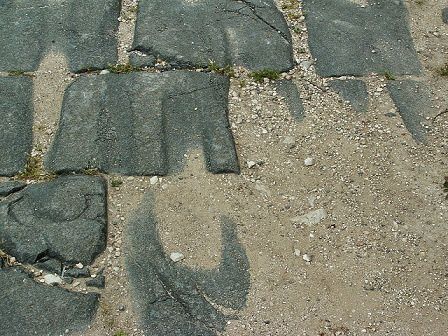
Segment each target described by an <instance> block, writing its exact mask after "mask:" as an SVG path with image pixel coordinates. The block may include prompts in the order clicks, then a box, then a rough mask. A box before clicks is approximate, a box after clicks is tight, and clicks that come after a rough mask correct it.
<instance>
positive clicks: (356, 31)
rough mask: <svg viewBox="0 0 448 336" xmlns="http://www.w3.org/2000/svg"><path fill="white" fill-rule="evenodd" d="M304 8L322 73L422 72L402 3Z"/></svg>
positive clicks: (309, 1)
mask: <svg viewBox="0 0 448 336" xmlns="http://www.w3.org/2000/svg"><path fill="white" fill-rule="evenodd" d="M304 9H305V17H306V23H307V28H308V34H309V46H310V50H311V53H312V55H313V56H314V57H315V58H316V59H317V61H316V71H317V73H318V74H319V75H321V76H323V77H333V76H342V75H354V76H361V75H367V74H369V73H371V72H376V73H385V72H386V71H389V72H391V73H393V74H394V75H404V74H419V73H420V70H421V66H420V62H419V60H418V58H417V54H416V52H415V49H414V44H413V41H412V37H411V34H410V32H409V29H408V24H407V9H406V6H405V4H404V2H403V0H396V1H391V0H369V1H368V5H365V6H361V5H359V4H356V3H355V2H353V1H350V0H332V1H328V0H304Z"/></svg>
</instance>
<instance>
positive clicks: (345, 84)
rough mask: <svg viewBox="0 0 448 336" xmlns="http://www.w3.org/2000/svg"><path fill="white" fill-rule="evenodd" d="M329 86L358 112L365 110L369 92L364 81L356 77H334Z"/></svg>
mask: <svg viewBox="0 0 448 336" xmlns="http://www.w3.org/2000/svg"><path fill="white" fill-rule="evenodd" d="M329 85H330V88H331V89H332V90H333V91H335V92H337V93H339V95H340V96H341V97H342V99H344V100H346V101H348V102H349V103H350V105H351V106H352V107H353V108H354V109H355V111H358V112H366V111H367V108H368V106H369V93H368V92H367V86H366V83H364V82H363V81H362V80H358V79H346V80H342V79H335V80H332V81H331V82H330V84H329Z"/></svg>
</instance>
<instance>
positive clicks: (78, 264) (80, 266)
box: [75, 263, 84, 269]
mask: <svg viewBox="0 0 448 336" xmlns="http://www.w3.org/2000/svg"><path fill="white" fill-rule="evenodd" d="M75 267H76V268H79V269H82V268H84V265H83V264H81V263H77V264H76V265H75Z"/></svg>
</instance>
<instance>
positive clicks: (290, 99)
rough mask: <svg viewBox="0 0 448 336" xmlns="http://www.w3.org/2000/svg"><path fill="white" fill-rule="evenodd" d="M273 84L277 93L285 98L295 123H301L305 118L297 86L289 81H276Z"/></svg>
mask: <svg viewBox="0 0 448 336" xmlns="http://www.w3.org/2000/svg"><path fill="white" fill-rule="evenodd" d="M275 84H276V88H277V92H278V93H279V94H280V95H281V96H282V97H284V98H285V103H286V106H288V109H289V112H290V113H291V116H292V117H293V118H294V120H295V121H302V120H303V118H304V117H305V109H304V108H303V104H302V99H301V98H300V95H299V90H298V89H297V86H296V85H295V84H294V83H293V82H291V81H290V80H278V81H276V82H275Z"/></svg>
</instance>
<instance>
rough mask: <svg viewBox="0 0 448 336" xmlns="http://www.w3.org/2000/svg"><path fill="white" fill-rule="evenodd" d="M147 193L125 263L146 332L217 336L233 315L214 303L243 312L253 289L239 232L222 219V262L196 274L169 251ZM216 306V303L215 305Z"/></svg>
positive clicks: (131, 225) (132, 227)
mask: <svg viewBox="0 0 448 336" xmlns="http://www.w3.org/2000/svg"><path fill="white" fill-rule="evenodd" d="M152 197H153V196H152V195H148V196H147V198H146V199H145V200H144V202H143V203H142V207H141V208H140V210H139V212H138V213H137V214H136V216H135V218H134V220H132V221H131V223H129V231H128V240H129V245H128V246H129V247H130V249H129V251H128V255H127V257H126V264H127V269H128V275H129V280H130V285H131V288H132V292H133V296H134V301H135V302H136V306H137V309H138V311H139V313H140V318H141V321H142V324H143V327H144V328H145V330H147V332H148V333H150V334H151V335H154V336H158V335H160V336H162V335H163V336H164V335H179V336H180V335H182V336H183V335H204V336H205V335H207V336H208V335H217V332H219V331H223V330H224V328H225V326H226V323H227V321H228V320H229V319H231V318H232V317H231V316H226V315H224V314H223V313H222V312H220V311H219V310H218V309H216V308H215V306H214V305H221V306H224V307H229V308H233V309H241V308H242V307H244V305H245V303H246V298H247V294H248V291H249V286H250V277H249V271H248V269H249V262H248V259H247V256H246V254H245V251H244V249H243V247H242V246H241V245H240V243H239V242H238V238H237V234H236V228H235V225H234V224H233V222H232V221H231V220H229V219H228V218H225V217H223V218H222V219H221V225H222V240H223V247H222V254H221V263H220V265H219V267H217V268H216V269H215V270H210V271H203V270H192V269H189V268H187V267H184V266H182V265H180V264H179V263H177V264H175V263H174V262H172V261H171V260H170V259H169V258H168V257H167V256H166V255H165V253H164V251H163V247H162V244H161V242H160V237H159V234H158V231H157V219H156V218H155V216H154V214H153V212H152V210H151V209H152V204H153V199H152ZM210 302H212V303H213V304H212V303H210Z"/></svg>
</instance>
